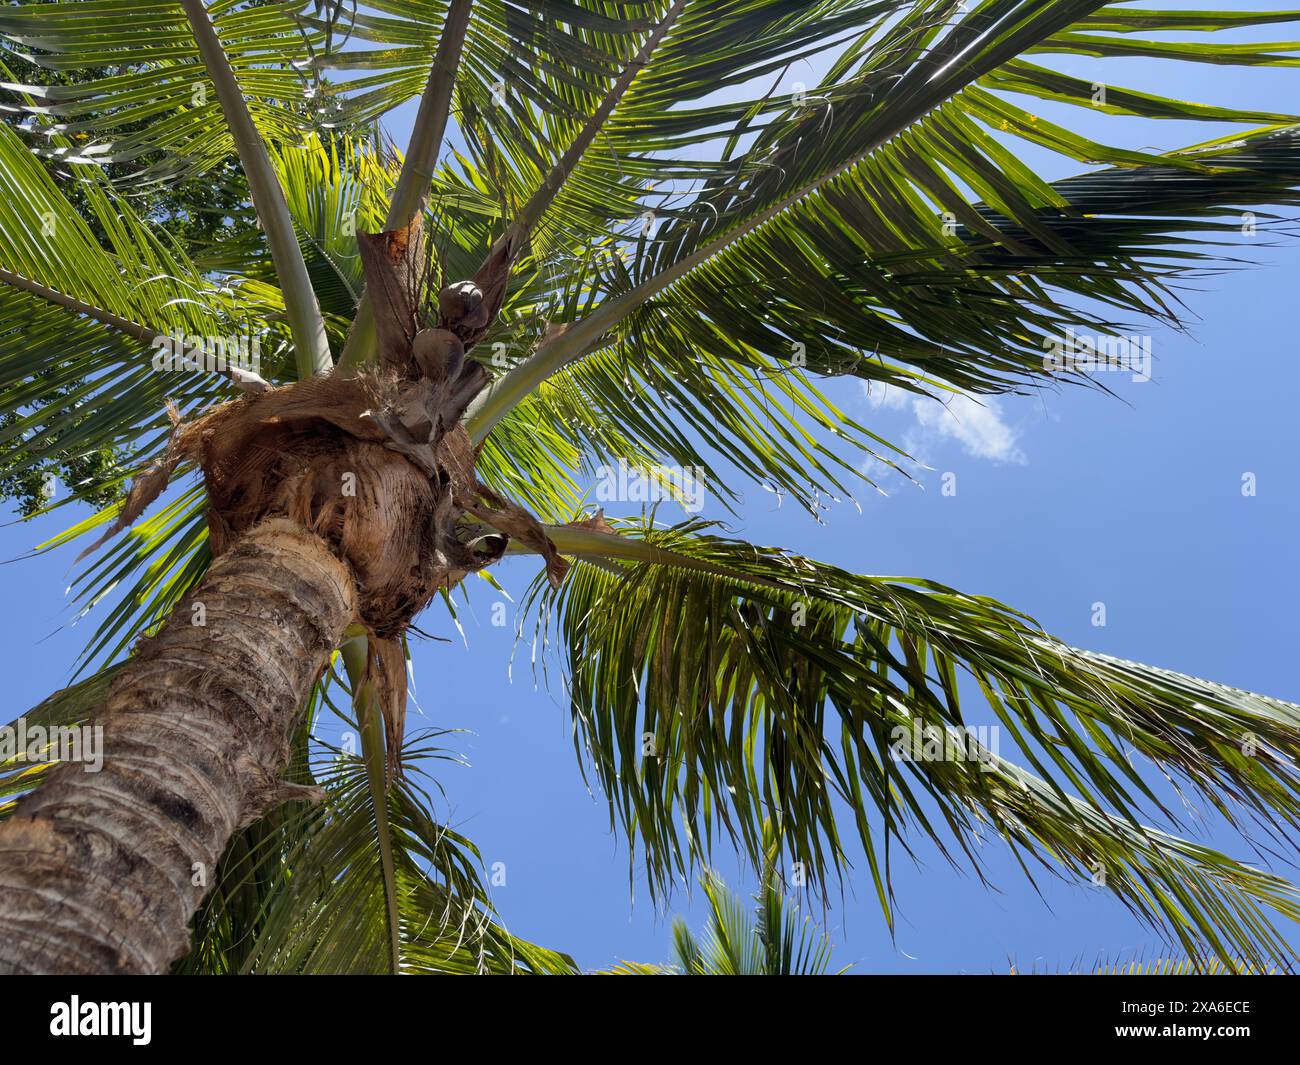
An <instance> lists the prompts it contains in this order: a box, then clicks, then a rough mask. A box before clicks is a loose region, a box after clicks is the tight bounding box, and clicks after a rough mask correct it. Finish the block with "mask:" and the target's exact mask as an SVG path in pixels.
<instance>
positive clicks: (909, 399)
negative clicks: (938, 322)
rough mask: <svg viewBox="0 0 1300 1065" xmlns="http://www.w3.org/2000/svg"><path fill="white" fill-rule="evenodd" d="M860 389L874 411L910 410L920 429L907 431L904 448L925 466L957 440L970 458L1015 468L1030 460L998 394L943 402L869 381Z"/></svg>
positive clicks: (960, 395) (957, 397)
mask: <svg viewBox="0 0 1300 1065" xmlns="http://www.w3.org/2000/svg"><path fill="white" fill-rule="evenodd" d="M862 390H863V392H864V393H865V394H866V397H867V402H868V403H870V404H871V406H872V408H874V409H875V410H903V409H904V408H906V407H908V406H910V407H911V410H912V414H913V416H914V417H915V418H916V425H915V426H914V427H913V428H912V429H911V430H909V431H908V433H907V435H906V437H905V438H904V439H903V441H902V444H903V447H904V449H905V450H906V451H908V452H909V453H910V454H912V455H913V456H914V457H915V458H917V459H918V460H920V461H922V462H926V461H927V460H928V456H929V453H930V452H932V451H933V450H934V449H935V448H937V447H939V446H940V445H942V444H943V443H944V442H946V441H956V442H957V443H958V444H960V445H961V447H962V450H963V451H965V452H966V454H968V455H973V456H974V457H975V458H981V459H989V460H990V461H992V462H1010V463H1015V464H1016V465H1024V463H1025V461H1026V459H1025V453H1024V452H1023V451H1021V450H1020V447H1019V445H1018V443H1017V434H1016V430H1015V429H1013V428H1012V427H1011V426H1010V425H1008V424H1007V423H1006V422H1005V421H1004V420H1003V417H1002V407H1001V404H1000V402H999V401H998V399H997V398H996V397H994V396H980V397H978V398H976V397H975V396H970V395H967V394H965V393H956V394H954V395H951V396H949V397H947V398H946V399H945V400H943V401H939V400H936V399H928V398H926V397H925V396H918V395H915V394H913V393H911V392H908V391H907V390H906V389H903V388H898V387H895V386H893V385H882V384H880V383H878V382H865V381H864V382H863V385H862Z"/></svg>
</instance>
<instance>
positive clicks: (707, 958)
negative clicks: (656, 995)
mask: <svg viewBox="0 0 1300 1065" xmlns="http://www.w3.org/2000/svg"><path fill="white" fill-rule="evenodd" d="M700 887H701V888H703V890H704V895H705V897H706V898H707V899H708V901H709V921H708V925H707V926H706V927H705V930H704V937H703V940H702V941H701V939H700V938H699V937H697V936H696V935H695V934H694V933H693V932H691V930H690V928H689V927H687V924H686V921H685V920H684V919H683V918H681V917H678V918H675V919H674V921H673V964H672V965H671V966H657V965H646V964H643V963H640V962H623V963H622V964H621V965H619V966H618V967H616V968H614V969H612V970H610V975H615V976H660V975H663V976H667V975H683V976H824V975H826V973H827V972H828V970H829V969H830V963H831V959H830V954H831V950H832V947H831V942H830V939H829V938H828V937H827V936H826V935H825V934H824V933H822V932H820V931H819V930H818V929H817V928H816V926H815V925H813V924H812V921H811V919H810V918H804V920H803V921H802V922H801V921H799V914H798V910H797V908H791V907H792V905H793V904H792V903H791V902H790V900H789V899H787V898H786V897H785V896H784V895H783V894H782V892H781V884H780V879H779V878H778V877H775V876H769V875H765V876H764V877H763V880H762V883H761V884H760V886H759V891H758V895H757V896H756V898H755V900H754V904H753V905H752V906H751V905H747V904H746V902H745V900H744V899H741V898H739V897H738V896H737V895H736V894H735V893H734V892H733V891H731V890H730V889H729V888H728V887H727V885H726V884H725V883H724V882H723V880H722V878H721V877H719V876H718V875H717V873H714V872H712V871H709V872H706V873H705V875H704V877H703V878H702V879H701V880H700Z"/></svg>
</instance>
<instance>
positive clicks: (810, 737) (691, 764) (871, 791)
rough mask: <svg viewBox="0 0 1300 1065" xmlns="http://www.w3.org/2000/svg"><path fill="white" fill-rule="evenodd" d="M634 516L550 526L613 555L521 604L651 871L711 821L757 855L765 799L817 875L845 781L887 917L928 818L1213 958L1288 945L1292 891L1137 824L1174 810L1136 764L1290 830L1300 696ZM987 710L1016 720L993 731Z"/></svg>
mask: <svg viewBox="0 0 1300 1065" xmlns="http://www.w3.org/2000/svg"><path fill="white" fill-rule="evenodd" d="M627 531H628V533H629V534H630V535H625V536H616V535H612V534H608V533H601V532H596V531H593V530H590V529H573V528H568V529H566V528H558V529H555V530H552V537H553V539H554V540H555V542H556V544H557V546H558V547H559V548H560V550H561V551H562V552H563V553H566V554H570V555H572V556H574V557H575V558H577V559H580V560H582V559H590V560H591V561H592V562H593V563H596V564H592V565H583V564H581V562H580V563H579V565H577V566H576V567H575V568H574V570H573V571H572V572H571V573H570V575H569V577H568V579H567V580H566V581H565V583H564V584H563V585H562V586H561V587H560V588H559V589H552V588H550V587H549V586H548V585H545V583H544V582H541V581H539V582H536V583H535V584H534V585H533V587H532V589H531V590H530V594H529V597H528V598H527V599H526V600H525V606H526V607H527V608H528V609H530V610H534V611H535V612H536V614H537V619H538V621H537V624H538V629H537V636H536V637H535V642H536V641H547V640H554V642H555V643H556V644H557V645H558V647H559V649H560V651H561V653H562V656H563V659H564V662H565V666H566V677H565V683H566V689H567V691H568V694H569V698H570V703H571V707H572V712H573V718H574V726H575V732H574V742H575V746H576V748H577V751H578V753H579V755H580V757H581V759H582V760H583V763H584V765H586V764H589V765H590V766H591V769H592V771H593V772H594V775H595V777H596V780H597V782H598V783H599V785H600V786H601V788H602V789H603V790H604V791H605V793H606V795H607V796H608V798H609V802H610V811H611V818H612V819H614V820H615V822H616V823H617V824H619V825H621V826H622V828H623V829H624V830H625V831H627V832H628V833H629V834H630V835H631V836H633V837H634V838H635V839H636V840H637V841H638V843H639V844H640V846H641V848H643V850H644V853H645V858H646V867H647V871H648V874H649V876H650V879H651V887H652V889H663V888H666V887H667V885H668V882H669V880H670V878H671V877H672V876H674V875H686V873H687V872H688V870H689V867H690V865H691V864H692V863H693V862H694V861H695V860H696V859H703V860H707V859H708V855H709V853H710V851H711V848H712V846H713V843H714V841H715V840H717V839H719V838H722V839H727V840H730V841H733V842H735V843H736V844H738V845H739V846H740V847H742V849H743V850H744V851H745V852H746V853H747V854H748V855H749V856H750V858H751V859H752V860H754V861H755V863H756V864H758V863H759V862H760V861H761V860H762V855H763V854H764V848H763V830H762V825H763V822H764V820H765V819H766V818H769V817H770V818H772V819H773V820H775V821H776V823H777V824H778V826H779V827H780V830H781V833H782V838H783V841H784V844H785V846H786V848H787V851H788V853H789V856H790V857H791V858H792V859H793V860H794V861H797V862H800V863H802V865H803V867H804V868H805V869H806V870H808V871H809V872H810V875H813V876H814V877H815V878H816V879H818V880H819V881H824V879H825V877H826V876H827V875H828V874H829V873H830V872H831V871H833V870H835V869H839V868H840V867H841V864H842V860H843V854H844V852H843V844H842V841H841V839H840V836H839V828H838V820H837V817H836V814H835V807H836V804H837V802H838V801H841V800H842V801H843V802H845V803H847V804H848V806H849V808H850V809H851V810H853V811H854V818H855V825H854V828H855V829H856V831H857V834H858V836H859V837H860V840H861V843H862V846H863V847H864V848H865V851H866V854H867V858H868V861H869V864H870V868H871V872H872V876H873V879H874V881H875V885H876V890H877V895H878V897H879V901H880V904H881V907H882V910H883V911H884V913H885V915H886V917H887V918H890V919H891V920H892V913H893V906H894V902H893V897H892V889H891V888H890V886H889V881H890V877H889V853H890V846H891V843H892V842H893V841H895V840H898V841H900V842H902V843H903V845H904V846H905V847H906V846H907V844H906V836H907V835H910V834H911V833H912V832H919V833H920V834H921V835H922V836H924V837H926V838H928V839H929V840H930V841H931V842H932V843H933V844H934V845H936V846H937V847H938V848H939V849H940V850H941V851H942V852H943V853H944V854H948V855H950V856H956V857H960V856H963V855H964V856H965V858H966V859H968V860H969V861H970V862H972V863H973V864H975V865H977V866H978V865H979V864H980V862H979V854H978V849H977V848H976V847H975V846H974V845H973V841H974V840H975V839H977V838H979V837H980V835H981V833H982V831H983V830H984V829H986V828H991V829H992V830H994V831H995V832H996V833H998V834H999V835H1001V836H1003V837H1004V838H1005V839H1007V840H1008V841H1009V842H1010V843H1011V845H1012V847H1013V850H1014V851H1016V853H1017V854H1018V856H1019V857H1020V860H1021V863H1022V865H1023V866H1024V868H1025V871H1026V872H1029V871H1030V867H1029V865H1028V864H1026V859H1028V860H1031V861H1033V860H1036V861H1038V862H1041V863H1043V864H1044V865H1045V866H1046V867H1048V868H1052V869H1057V870H1060V871H1062V872H1065V873H1068V874H1071V875H1078V876H1083V877H1086V878H1099V879H1098V882H1099V883H1103V884H1104V885H1105V886H1107V887H1109V888H1110V889H1111V890H1112V891H1114V892H1115V893H1116V894H1117V895H1118V896H1119V897H1120V898H1121V899H1122V900H1123V902H1124V903H1125V904H1126V905H1127V906H1128V907H1129V908H1130V909H1132V910H1133V911H1134V912H1135V913H1136V914H1138V915H1139V916H1141V917H1143V918H1146V919H1148V920H1151V921H1152V922H1154V923H1156V924H1157V925H1159V926H1160V927H1161V928H1162V929H1163V931H1164V932H1166V933H1167V934H1168V935H1170V936H1171V937H1174V938H1175V939H1176V940H1177V941H1178V942H1179V943H1180V944H1181V946H1182V949H1185V950H1187V951H1188V952H1189V953H1192V954H1194V955H1195V956H1198V957H1199V956H1203V955H1204V954H1205V953H1206V951H1207V950H1208V952H1209V953H1213V954H1218V955H1220V956H1223V955H1225V954H1226V953H1229V952H1231V953H1237V954H1240V955H1241V956H1243V957H1247V958H1251V959H1254V960H1258V959H1260V958H1274V959H1278V958H1283V959H1285V958H1289V957H1290V952H1289V948H1288V947H1287V946H1286V944H1285V941H1284V940H1283V939H1282V938H1281V937H1280V935H1279V934H1278V933H1277V932H1276V931H1275V930H1274V929H1273V926H1272V925H1271V924H1270V923H1269V921H1268V919H1267V918H1266V917H1265V916H1264V914H1263V912H1262V909H1261V905H1262V906H1267V907H1271V908H1273V909H1276V910H1277V911H1278V912H1280V913H1282V914H1283V915H1285V916H1287V917H1289V918H1292V919H1294V918H1295V917H1296V916H1300V900H1297V896H1296V894H1295V891H1294V889H1293V888H1292V887H1291V886H1290V885H1288V884H1287V883H1286V882H1285V881H1283V880H1280V879H1278V878H1276V877H1274V876H1272V875H1269V874H1266V873H1263V872H1259V871H1257V870H1254V869H1251V868H1249V867H1247V866H1244V865H1241V864H1239V863H1236V862H1233V861H1231V860H1229V859H1227V858H1225V857H1223V856H1222V855H1219V854H1217V853H1215V852H1214V851H1212V850H1210V849H1208V848H1204V847H1200V846H1198V845H1195V844H1191V843H1187V842H1185V841H1183V840H1180V839H1178V838H1176V837H1174V836H1170V835H1168V834H1167V833H1164V832H1162V831H1158V830H1155V829H1151V828H1146V827H1143V825H1142V823H1141V820H1140V818H1141V817H1142V815H1143V810H1144V809H1154V810H1156V811H1158V812H1159V813H1160V814H1162V815H1163V816H1165V817H1166V818H1167V819H1169V820H1170V821H1172V822H1173V823H1175V824H1177V823H1178V819H1177V817H1176V815H1175V813H1174V811H1173V810H1171V809H1170V808H1169V806H1170V804H1168V803H1166V802H1164V801H1162V800H1161V798H1160V797H1159V796H1158V795H1157V794H1156V793H1155V792H1154V791H1153V790H1152V789H1151V787H1150V786H1149V785H1148V784H1147V783H1146V781H1145V780H1144V779H1143V777H1142V775H1141V774H1140V773H1139V772H1138V771H1137V770H1136V769H1135V768H1134V766H1133V765H1132V762H1131V759H1132V755H1133V754H1134V753H1136V754H1139V755H1142V756H1144V757H1146V758H1149V759H1151V760H1152V761H1153V762H1155V763H1156V764H1157V765H1158V766H1159V768H1160V769H1161V770H1162V771H1163V772H1164V773H1165V774H1166V776H1168V777H1169V779H1170V781H1171V783H1172V784H1173V785H1174V786H1175V787H1190V788H1192V789H1194V790H1195V791H1196V792H1198V793H1199V794H1200V795H1201V796H1203V797H1204V798H1205V799H1207V800H1208V801H1209V802H1210V803H1212V804H1213V805H1214V806H1215V807H1216V808H1217V809H1218V810H1219V811H1220V812H1221V813H1222V814H1223V815H1224V816H1225V817H1227V818H1228V819H1229V820H1230V821H1232V822H1233V823H1237V824H1239V825H1240V826H1241V827H1243V828H1244V829H1247V830H1248V829H1249V828H1250V826H1251V824H1252V823H1253V822H1251V820H1250V817H1249V815H1250V814H1252V813H1253V814H1257V815H1259V816H1258V822H1259V826H1260V827H1262V828H1263V830H1264V831H1266V832H1267V831H1270V830H1273V831H1279V832H1284V831H1287V830H1289V829H1294V827H1295V826H1296V824H1297V815H1300V777H1298V776H1297V774H1296V772H1295V760H1296V757H1297V754H1300V707H1296V706H1294V705H1292V704H1289V703H1284V702H1281V701H1279V700H1274V699H1269V698H1267V697H1264V696H1257V695H1253V694H1250V693H1247V692H1241V691H1238V690H1236V689H1232V688H1227V687H1224V686H1222V685H1216V684H1212V683H1210V682H1207V681H1201V680H1197V679H1194V678H1190V677H1185V676H1182V675H1180V674H1176V673H1171V672H1168V671H1165V670H1161V669H1156V668H1153V667H1149V666H1142V665H1138V664H1135V663H1129V662H1122V661H1119V660H1116V659H1112V658H1109V657H1106V656H1102V655H1095V654H1091V653H1089V652H1085V651H1080V650H1077V649H1075V648H1072V647H1068V646H1067V645H1065V644H1062V643H1060V642H1058V641H1056V640H1053V639H1052V638H1051V637H1049V636H1048V635H1047V634H1045V633H1044V632H1042V630H1040V629H1039V628H1038V627H1037V626H1036V625H1035V624H1034V623H1033V622H1032V621H1030V620H1029V619H1027V618H1025V617H1023V616H1022V615H1020V614H1017V613H1016V612H1014V611H1011V610H1009V609H1008V608H1007V607H1005V606H1003V605H1001V604H1000V603H997V602H996V601H994V600H991V599H988V598H986V597H980V596H970V595H966V594H963V593H960V592H957V591H954V590H953V589H950V588H946V587H943V586H941V585H938V584H935V583H933V582H929V581H922V580H917V579H906V578H881V577H863V576H857V575H854V574H850V573H847V572H845V571H843V570H840V569H837V568H835V567H832V566H827V565H825V564H822V563H817V562H813V561H811V560H809V559H806V558H802V557H799V556H794V555H791V554H788V553H785V552H780V551H776V550H772V549H764V548H758V547H754V546H753V545H750V544H745V543H741V542H737V541H732V540H726V539H723V538H720V537H717V536H715V535H713V534H712V533H711V532H710V527H709V525H708V524H707V523H702V522H689V523H687V524H685V525H683V526H678V527H674V528H668V529H656V528H652V527H649V526H641V527H636V526H629V527H628V529H627ZM978 703H982V704H983V705H984V706H985V707H987V708H988V709H987V710H986V711H985V713H986V715H988V717H990V718H991V720H992V722H996V729H998V730H1000V732H993V733H987V734H986V733H984V732H981V731H979V730H978V729H977V728H976V726H981V725H985V724H986V722H985V721H980V720H978V719H976V718H973V717H971V715H970V712H969V709H968V707H969V705H971V704H978ZM992 735H996V736H998V737H999V738H1000V739H1003V740H1005V741H1006V742H1007V743H1008V745H1010V744H1014V745H1015V747H1016V748H1017V752H1018V754H1019V755H1020V757H1021V758H1022V759H1023V760H1024V761H1025V762H1026V763H1027V764H1028V766H1029V767H1030V768H1031V769H1032V771H1033V772H1032V773H1031V772H1028V771H1026V770H1023V769H1021V768H1019V767H1017V766H1016V765H1014V764H1013V763H1012V762H1010V761H1008V760H1007V759H1006V757H1005V756H1004V754H1005V752H999V751H998V750H997V749H996V747H994V748H990V743H989V740H988V737H989V736H992ZM927 745H936V746H934V751H933V752H932V751H931V750H930V748H929V746H927ZM918 752H919V753H918ZM1237 804H1241V807H1244V809H1245V810H1246V811H1247V814H1246V817H1245V819H1243V817H1242V816H1241V815H1239V814H1238V813H1237V812H1236V810H1237V809H1238V806H1237ZM1273 826H1276V827H1273Z"/></svg>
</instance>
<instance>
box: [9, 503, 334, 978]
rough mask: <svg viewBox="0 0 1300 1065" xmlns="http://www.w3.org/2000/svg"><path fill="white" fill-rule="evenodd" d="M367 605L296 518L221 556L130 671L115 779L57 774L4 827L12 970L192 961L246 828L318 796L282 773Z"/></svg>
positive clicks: (107, 762) (102, 721) (121, 685)
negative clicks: (221, 862)
mask: <svg viewBox="0 0 1300 1065" xmlns="http://www.w3.org/2000/svg"><path fill="white" fill-rule="evenodd" d="M200 605H201V609H199V607H200ZM355 613H356V589H355V586H354V582H353V578H352V576H351V573H350V572H349V570H348V568H347V567H346V566H345V565H344V564H343V563H341V562H340V561H339V560H338V559H336V558H335V557H334V555H333V554H332V553H331V551H330V549H329V547H328V545H327V544H326V543H325V541H323V540H321V539H320V538H319V537H317V536H315V535H313V534H311V533H309V532H307V531H306V530H304V529H303V528H301V527H300V526H298V525H295V524H294V523H292V522H289V521H285V520H283V519H271V520H268V521H265V522H263V523H262V524H260V525H258V526H256V527H255V528H253V529H252V530H250V531H249V532H248V533H247V534H245V535H244V536H243V537H241V538H240V539H239V541H238V542H237V543H236V544H235V545H234V546H233V547H232V548H231V549H230V550H229V551H228V552H226V553H225V554H223V555H221V556H220V557H218V558H217V559H216V560H215V561H214V562H213V564H212V566H211V568H210V569H209V571H208V573H207V575H206V576H205V577H204V579H203V581H202V582H201V583H200V584H199V586H198V587H197V588H196V589H195V590H194V591H193V592H192V593H191V594H190V595H189V596H187V597H186V598H185V599H184V600H182V602H181V603H180V605H179V606H178V607H177V609H176V610H175V611H174V612H173V613H172V616H171V617H170V619H169V620H168V621H167V623H166V624H165V625H164V627H163V628H162V630H161V631H160V632H159V633H158V634H157V635H156V636H154V637H153V638H151V639H147V640H145V641H143V643H142V645H141V646H140V647H139V649H138V651H137V653H136V654H135V655H134V656H133V657H132V658H131V660H130V662H129V664H128V665H127V666H125V667H124V668H123V669H122V671H121V672H120V674H119V675H118V676H117V677H116V678H115V680H114V682H113V686H112V688H111V689H110V691H109V695H108V697H107V699H106V700H105V703H104V705H103V706H102V707H101V708H100V710H99V712H98V713H97V714H96V715H95V718H94V722H95V724H97V725H100V726H102V727H103V748H102V749H103V751H104V758H103V764H102V768H101V769H100V771H99V772H95V773H88V772H85V766H83V765H79V764H72V763H67V764H63V765H59V766H57V767H55V768H53V769H52V770H51V771H50V772H49V775H48V776H47V778H46V780H45V782H44V783H42V785H41V787H40V788H39V789H37V790H36V791H35V792H33V793H32V794H30V795H29V796H27V797H26V798H24V799H23V801H22V802H21V803H20V804H19V807H18V809H17V810H16V811H15V813H14V814H13V816H12V817H10V818H9V819H8V820H7V821H5V822H3V823H0V973H161V972H166V971H167V969H168V967H169V966H170V965H171V963H172V962H173V961H174V960H175V959H176V958H178V957H180V956H181V955H183V954H184V953H185V951H186V949H187V945H188V941H189V934H188V923H189V920H190V917H191V915H192V914H193V912H194V910H195V908H196V907H197V906H198V904H199V902H200V900H201V899H202V897H203V895H204V894H205V892H206V890H207V884H208V883H209V882H210V880H211V878H212V873H213V870H214V868H215V866H216V863H217V860H218V858H219V857H220V855H221V853H222V851H223V849H224V848H225V845H226V841H227V840H228V839H229V838H230V836H231V835H232V834H233V833H234V832H235V830H236V829H237V828H239V827H241V826H242V825H246V824H249V823H251V822H252V821H254V820H256V819H257V818H258V817H260V816H261V815H262V814H263V813H265V812H266V810H268V809H269V808H271V807H272V806H274V805H276V804H277V803H280V802H283V801H286V800H288V799H302V798H308V797H310V795H309V791H310V789H304V788H300V787H294V786H291V785H286V784H284V783H282V782H281V781H280V779H279V777H280V773H281V772H282V771H283V769H284V767H285V765H286V763H287V761H288V757H289V750H290V736H291V734H292V731H293V727H294V724H295V719H296V718H297V715H298V712H299V709H300V708H301V707H302V705H303V701H304V699H305V698H306V696H307V695H308V693H309V692H310V690H311V686H312V684H313V683H314V682H315V681H316V679H317V678H318V677H319V676H320V674H321V672H322V670H323V669H324V667H325V665H326V663H327V662H328V658H329V655H330V652H331V651H332V650H333V649H334V648H336V647H338V646H339V643H340V642H341V640H342V637H343V632H344V629H345V628H346V627H347V626H348V625H349V624H350V623H351V621H352V620H353V617H354V615H355ZM200 622H202V624H200Z"/></svg>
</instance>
